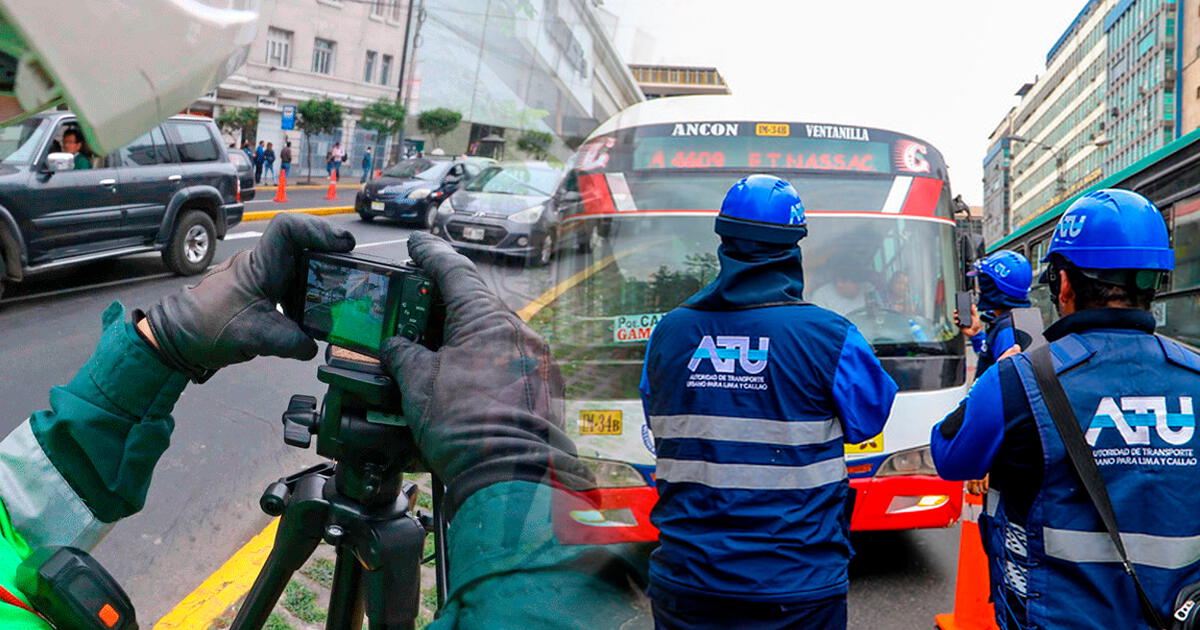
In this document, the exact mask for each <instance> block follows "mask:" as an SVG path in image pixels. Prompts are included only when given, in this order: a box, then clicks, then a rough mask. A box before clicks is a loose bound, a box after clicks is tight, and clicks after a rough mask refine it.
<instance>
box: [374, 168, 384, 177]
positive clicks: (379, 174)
mask: <svg viewBox="0 0 1200 630" xmlns="http://www.w3.org/2000/svg"><path fill="white" fill-rule="evenodd" d="M380 177H383V169H381V168H377V169H375V179H379V178H380Z"/></svg>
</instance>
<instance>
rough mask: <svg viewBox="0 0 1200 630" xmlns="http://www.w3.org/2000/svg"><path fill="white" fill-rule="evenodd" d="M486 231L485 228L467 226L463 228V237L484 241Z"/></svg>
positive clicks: (469, 239)
mask: <svg viewBox="0 0 1200 630" xmlns="http://www.w3.org/2000/svg"><path fill="white" fill-rule="evenodd" d="M483 235H484V231H483V228H475V227H465V228H463V238H465V239H467V240H468V241H482V240H483Z"/></svg>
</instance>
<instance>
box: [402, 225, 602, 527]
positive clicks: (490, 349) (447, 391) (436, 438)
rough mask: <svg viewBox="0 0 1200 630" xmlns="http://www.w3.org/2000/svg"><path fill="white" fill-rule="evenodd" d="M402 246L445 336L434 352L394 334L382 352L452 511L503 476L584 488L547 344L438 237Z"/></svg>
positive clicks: (420, 237)
mask: <svg viewBox="0 0 1200 630" xmlns="http://www.w3.org/2000/svg"><path fill="white" fill-rule="evenodd" d="M408 253H409V255H410V256H412V259H413V262H415V263H416V264H417V265H419V266H420V267H422V268H423V269H424V270H425V271H426V273H428V274H429V275H430V276H431V277H432V278H433V282H434V284H435V285H436V286H437V287H438V290H439V291H440V293H441V295H442V298H443V299H444V300H445V302H446V313H447V316H446V328H445V343H444V345H443V346H442V347H441V348H440V349H439V350H438V351H437V352H433V351H430V350H429V349H428V348H425V347H424V346H422V345H420V344H417V343H414V342H412V341H409V340H408V339H405V338H404V337H400V336H396V337H392V338H390V339H388V340H386V341H385V342H384V344H383V353H382V359H383V364H384V366H385V367H387V368H388V370H389V371H390V372H391V374H392V376H393V377H394V378H395V380H396V384H397V385H398V386H399V388H400V393H401V396H402V397H403V407H404V409H403V411H404V416H405V418H406V419H407V421H408V426H409V427H410V428H411V430H412V433H413V437H414V438H415V440H416V443H417V447H418V449H419V450H420V451H421V455H422V457H423V459H424V461H425V464H426V465H427V466H428V467H429V469H430V470H431V471H432V472H433V473H434V474H436V475H437V476H438V477H439V478H440V479H441V480H442V482H443V483H445V484H446V487H447V493H446V508H447V510H448V511H447V514H448V516H452V515H453V514H454V512H455V511H456V510H457V509H458V506H460V505H462V502H463V501H465V500H466V498H467V497H469V496H470V495H471V494H472V493H473V492H475V491H477V490H480V489H482V488H484V487H487V486H489V485H491V484H494V483H499V482H502V481H509V480H524V481H532V482H535V483H554V484H557V485H559V486H560V487H565V488H569V489H573V490H575V489H584V488H587V487H590V486H591V485H592V484H591V481H590V480H591V476H590V474H589V473H588V471H587V469H586V468H584V467H583V465H582V464H581V463H580V462H579V460H578V459H577V458H576V456H575V445H574V443H573V442H571V439H570V438H568V437H567V435H566V434H565V433H564V432H563V419H562V400H563V379H562V375H561V374H560V373H559V371H558V367H557V366H556V365H555V364H554V363H553V361H552V360H551V357H550V348H549V347H548V346H547V345H546V342H545V341H544V340H542V338H541V337H538V336H537V334H535V333H534V332H533V331H532V330H530V329H529V327H528V326H526V325H525V322H523V321H521V319H520V318H519V317H517V315H516V314H515V313H513V312H512V311H511V310H509V309H508V308H507V307H505V306H504V304H503V303H501V302H500V299H499V298H498V297H496V295H495V294H493V293H492V291H491V290H490V289H488V288H487V286H486V285H485V284H484V282H483V279H482V278H480V277H479V273H478V272H477V271H476V269H475V265H474V264H473V263H472V262H471V261H470V260H468V259H467V258H466V257H465V256H463V255H462V254H459V253H457V252H455V251H454V249H453V248H451V247H450V245H449V244H447V243H446V242H445V241H443V240H442V239H440V238H437V237H435V236H431V235H429V234H425V233H423V232H418V233H415V234H413V235H412V236H411V237H409V240H408Z"/></svg>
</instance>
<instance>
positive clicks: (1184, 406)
mask: <svg viewBox="0 0 1200 630" xmlns="http://www.w3.org/2000/svg"><path fill="white" fill-rule="evenodd" d="M1125 412H1128V413H1125ZM1150 427H1154V432H1155V433H1157V434H1158V437H1159V438H1160V439H1161V440H1162V441H1164V442H1166V443H1167V444H1171V445H1174V446H1179V445H1180V444H1187V443H1188V442H1190V441H1191V439H1192V434H1193V433H1195V431H1196V416H1195V415H1193V414H1192V397H1191V396H1180V397H1179V413H1167V398H1166V396H1123V397H1121V405H1120V406H1117V402H1116V401H1115V400H1114V399H1113V398H1112V397H1110V396H1106V397H1104V399H1103V400H1101V401H1100V406H1099V407H1097V408H1096V415H1095V416H1093V417H1092V422H1091V424H1089V425H1088V430H1087V433H1086V437H1087V441H1088V444H1090V445H1092V446H1095V445H1096V440H1098V439H1100V433H1101V432H1102V431H1103V430H1104V429H1116V430H1117V432H1118V433H1120V434H1121V439H1122V440H1124V441H1125V444H1126V445H1132V444H1147V445H1148V444H1150Z"/></svg>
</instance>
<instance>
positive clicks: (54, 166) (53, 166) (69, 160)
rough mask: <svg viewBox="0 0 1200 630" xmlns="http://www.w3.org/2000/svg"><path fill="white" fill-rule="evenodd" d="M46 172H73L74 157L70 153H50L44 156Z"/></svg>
mask: <svg viewBox="0 0 1200 630" xmlns="http://www.w3.org/2000/svg"><path fill="white" fill-rule="evenodd" d="M46 170H47V171H50V172H51V173H57V172H59V171H73V170H75V156H74V155H71V154H70V153H51V154H50V155H47V156H46Z"/></svg>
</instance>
